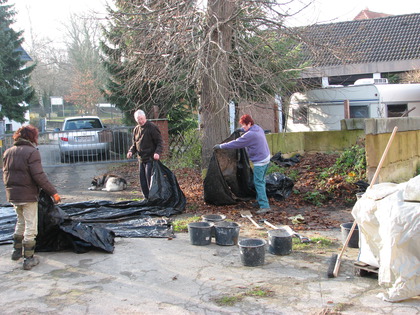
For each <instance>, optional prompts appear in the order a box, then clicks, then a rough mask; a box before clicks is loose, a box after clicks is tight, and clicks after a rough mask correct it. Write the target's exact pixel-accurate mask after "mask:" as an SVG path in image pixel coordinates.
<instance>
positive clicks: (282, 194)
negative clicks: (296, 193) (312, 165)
mask: <svg viewBox="0 0 420 315" xmlns="http://www.w3.org/2000/svg"><path fill="white" fill-rule="evenodd" d="M238 137H239V132H237V131H235V132H234V133H232V134H231V135H230V136H229V138H227V139H226V140H224V141H223V142H229V141H231V140H234V139H236V138H238ZM274 156H277V157H279V156H281V153H279V154H277V155H274ZM296 161H297V162H298V160H296ZM266 181H267V184H266V191H267V196H268V197H273V198H275V199H276V200H284V199H285V198H287V197H288V196H289V195H290V194H291V192H292V189H293V185H294V183H293V181H292V180H291V179H290V178H288V177H286V176H285V175H282V174H280V173H273V174H270V175H267V176H266ZM255 197H256V193H255V188H254V181H253V172H252V168H251V166H250V162H249V158H248V153H247V151H246V149H228V150H225V149H224V150H215V151H213V156H212V157H211V159H210V163H209V166H208V168H207V174H206V177H205V179H204V201H205V202H206V203H209V204H213V205H216V206H222V205H232V204H236V203H237V202H239V201H246V200H251V199H255Z"/></svg>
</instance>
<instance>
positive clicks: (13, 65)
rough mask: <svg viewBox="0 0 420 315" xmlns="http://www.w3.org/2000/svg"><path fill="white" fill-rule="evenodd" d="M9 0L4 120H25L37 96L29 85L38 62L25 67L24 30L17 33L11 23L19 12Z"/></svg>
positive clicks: (4, 18)
mask: <svg viewBox="0 0 420 315" xmlns="http://www.w3.org/2000/svg"><path fill="white" fill-rule="evenodd" d="M7 2H8V0H0V105H1V110H0V119H3V118H4V117H7V118H9V119H10V120H15V121H17V122H21V123H23V122H25V117H24V114H25V111H26V110H27V106H26V104H25V103H29V102H30V100H31V98H32V97H33V95H34V91H33V88H32V87H31V86H30V85H29V79H30V74H31V72H32V71H33V69H34V67H35V65H32V66H29V67H25V63H26V62H25V61H24V60H22V53H23V50H22V47H21V44H22V43H23V37H22V34H23V32H15V31H14V30H13V29H12V28H11V25H12V24H13V22H14V20H13V17H14V15H15V11H14V10H13V5H8V4H7Z"/></svg>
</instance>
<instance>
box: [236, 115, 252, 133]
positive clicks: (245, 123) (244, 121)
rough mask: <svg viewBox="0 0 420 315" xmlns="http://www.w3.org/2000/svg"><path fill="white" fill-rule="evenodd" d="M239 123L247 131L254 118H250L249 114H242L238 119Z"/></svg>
mask: <svg viewBox="0 0 420 315" xmlns="http://www.w3.org/2000/svg"><path fill="white" fill-rule="evenodd" d="M239 124H240V125H241V127H242V128H243V129H244V130H245V131H248V129H249V128H251V126H252V125H253V124H254V119H252V117H251V116H250V115H242V116H241V118H240V119H239Z"/></svg>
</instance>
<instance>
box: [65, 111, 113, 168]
mask: <svg viewBox="0 0 420 315" xmlns="http://www.w3.org/2000/svg"><path fill="white" fill-rule="evenodd" d="M58 131H60V134H59V136H58V145H59V148H60V158H61V162H62V163H66V162H69V161H71V160H75V159H78V160H79V159H80V158H85V157H96V158H98V159H100V158H102V159H109V156H110V144H111V142H112V132H111V130H108V129H106V127H105V126H104V124H103V123H102V121H101V119H100V118H99V117H97V116H78V117H68V118H66V119H65V120H64V122H63V127H62V129H61V130H60V129H58Z"/></svg>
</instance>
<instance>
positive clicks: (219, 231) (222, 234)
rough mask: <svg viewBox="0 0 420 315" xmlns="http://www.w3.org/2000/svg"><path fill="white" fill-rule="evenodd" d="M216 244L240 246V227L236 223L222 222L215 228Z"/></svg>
mask: <svg viewBox="0 0 420 315" xmlns="http://www.w3.org/2000/svg"><path fill="white" fill-rule="evenodd" d="M213 229H214V233H215V238H216V244H217V245H222V246H232V245H236V244H238V238H239V229H240V226H239V224H238V223H235V222H227V221H221V222H217V223H215V225H214V226H213Z"/></svg>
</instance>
